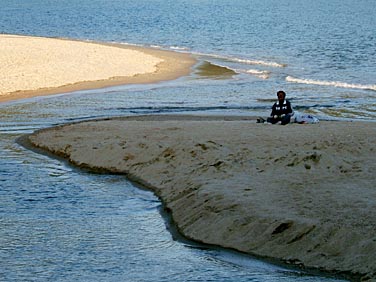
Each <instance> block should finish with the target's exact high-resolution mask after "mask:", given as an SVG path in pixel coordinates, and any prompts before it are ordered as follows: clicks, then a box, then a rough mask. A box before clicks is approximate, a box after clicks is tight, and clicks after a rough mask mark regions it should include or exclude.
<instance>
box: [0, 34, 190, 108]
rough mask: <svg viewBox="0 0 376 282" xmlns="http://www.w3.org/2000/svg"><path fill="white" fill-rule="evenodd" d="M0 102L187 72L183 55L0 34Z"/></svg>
mask: <svg viewBox="0 0 376 282" xmlns="http://www.w3.org/2000/svg"><path fill="white" fill-rule="evenodd" d="M0 64H1V66H2V68H1V69H0V102H4V101H11V100H17V99H23V98H29V97H34V96H42V95H50V94H57V93H65V92H72V91H77V90H83V89H94V88H103V87H108V86H114V85H121V84H129V83H152V82H157V81H163V80H172V79H176V78H178V77H180V76H184V75H187V74H189V73H190V71H191V67H192V66H193V65H194V64H195V60H194V59H193V58H192V57H191V56H190V55H189V54H182V53H177V52H172V51H164V50H158V49H152V48H142V47H136V46H130V45H122V44H112V43H98V42H83V41H77V40H68V39H57V38H44V37H31V36H18V35H8V34H0Z"/></svg>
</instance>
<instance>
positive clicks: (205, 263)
mask: <svg viewBox="0 0 376 282" xmlns="http://www.w3.org/2000/svg"><path fill="white" fill-rule="evenodd" d="M375 14H376V2H375V1H373V0H359V1H351V0H342V1H339V0H331V1H323V0H318V1H308V0H302V1H296V0H286V1H276V0H263V1H261V0H260V1H251V0H234V1H225V0H216V1H213V0H194V1H188V0H175V1H170V0H165V1H162V0H148V1H146V0H140V1H130V0H91V1H89V0H81V1H75V0H61V1H53V0H29V1H23V0H2V1H1V9H0V33H15V34H27V35H37V36H48V37H68V38H78V39H84V40H86V39H89V40H98V41H111V42H120V43H125V44H129V43H130V44H138V45H142V46H154V47H158V48H163V49H172V50H176V51H178V52H189V53H192V54H194V56H196V57H197V58H198V60H199V62H200V63H199V65H200V64H202V63H203V62H204V61H208V62H212V63H215V64H218V65H221V66H225V67H227V68H231V69H232V70H234V71H235V72H236V73H237V75H234V76H230V77H229V76H223V77H221V76H220V77H211V76H205V75H202V74H199V72H198V71H197V70H194V71H193V73H192V74H191V75H190V76H188V77H185V78H181V79H178V80H176V81H172V82H164V83H157V84H152V85H134V86H118V87H112V88H107V89H102V90H91V91H79V92H76V93H74V94H67V95H57V96H51V97H43V98H33V99H29V100H24V101H18V102H9V103H3V104H1V105H0V281H75V280H76V281H171V280H178V281H331V279H329V278H322V277H315V276H310V275H304V274H302V273H301V272H297V271H291V270H286V269H282V268H280V267H275V266H271V265H269V264H266V263H263V262H259V261H256V260H253V259H251V258H249V257H245V256H241V255H239V254H234V253H230V252H225V251H223V250H219V249H205V248H204V249H202V248H201V246H197V245H194V244H192V243H189V242H181V241H176V240H174V239H173V236H172V235H171V233H170V232H169V231H168V230H167V229H166V221H165V220H164V219H163V217H162V216H161V214H160V209H161V204H160V202H159V201H158V199H156V198H155V197H154V196H153V195H152V194H151V193H150V192H147V191H144V190H141V189H139V188H137V187H134V186H133V185H132V184H131V183H129V182H128V181H127V180H126V179H124V177H122V176H111V175H110V176H105V175H94V174H90V173H86V172H82V171H77V170H75V169H73V168H71V167H69V166H67V165H65V164H64V163H62V162H61V161H59V160H55V159H51V158H49V157H47V156H43V155H40V154H38V153H35V152H32V151H30V150H27V149H25V148H23V147H22V146H20V145H18V144H17V143H15V139H16V138H18V137H20V136H22V135H23V134H25V133H31V132H32V131H34V130H37V129H40V128H45V127H48V126H52V125H55V124H61V123H67V122H71V121H77V120H86V119H91V118H99V117H111V116H118V115H137V114H153V113H190V114H192V113H197V114H218V113H220V114H222V113H225V114H232V115H239V114H241V115H268V114H269V111H270V106H271V104H272V102H273V100H274V99H275V93H276V91H277V90H279V89H284V90H285V91H286V92H287V94H288V98H290V100H291V102H292V103H293V105H294V107H295V110H298V111H302V112H309V113H313V114H315V115H317V116H318V117H319V118H325V119H336V118H340V119H348V118H350V119H367V120H375V117H376V99H375V95H376V91H375V89H376V86H375V85H376V80H375V78H376V54H375V52H376V36H375V32H374V30H375V27H376V17H375Z"/></svg>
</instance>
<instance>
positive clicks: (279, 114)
mask: <svg viewBox="0 0 376 282" xmlns="http://www.w3.org/2000/svg"><path fill="white" fill-rule="evenodd" d="M292 113H293V111H292V107H291V104H290V102H289V101H287V100H284V101H283V102H281V101H277V102H275V103H274V105H273V107H272V113H271V114H270V117H269V118H268V119H267V122H270V123H273V124H274V123H277V122H279V121H280V122H281V124H282V125H285V124H288V123H289V122H290V119H291V115H292Z"/></svg>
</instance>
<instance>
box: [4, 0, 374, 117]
mask: <svg viewBox="0 0 376 282" xmlns="http://www.w3.org/2000/svg"><path fill="white" fill-rule="evenodd" d="M375 14H376V2H375V1H373V0H359V1H353V0H331V1H326V0H317V1H310V0H301V1H296V0H286V1H277V0H253V1H250V0H234V1H227V0H216V1H209V0H195V1H188V0H174V1H172V0H140V1H130V0H111V1H108V0H90V1H89V0H83V1H75V0H62V1H51V0H30V1H22V0H2V6H1V10H0V32H1V33H17V34H28V35H39V36H50V37H69V38H79V39H91V40H99V41H114V42H121V43H132V44H140V45H144V46H158V47H160V48H165V49H174V50H178V51H182V52H190V53H194V54H196V55H197V57H198V58H199V59H202V60H208V61H211V62H214V63H217V64H219V65H223V66H226V67H229V68H232V69H234V70H235V71H236V72H238V73H239V75H237V76H236V77H234V78H233V79H232V80H230V81H226V83H223V84H219V85H218V84H217V83H214V86H212V84H211V83H210V82H209V83H203V84H204V85H205V89H204V87H202V85H200V91H202V92H204V94H208V93H210V94H211V93H212V92H214V93H215V94H216V95H223V96H226V97H229V98H231V97H232V96H234V97H235V101H234V103H231V107H237V106H239V105H246V106H250V107H253V106H261V107H265V109H266V108H267V106H268V105H269V104H270V102H269V101H268V103H269V104H268V103H264V102H263V99H265V98H266V99H269V100H270V99H275V93H276V91H277V90H279V89H284V90H285V91H286V92H287V93H288V97H289V98H290V99H295V101H294V104H296V105H297V106H298V105H299V106H303V107H304V110H305V111H308V112H311V113H314V114H316V115H318V116H319V117H321V118H357V119H359V118H360V119H372V120H374V119H375V116H376V115H375V112H376V106H375V105H376V101H375V95H376V35H375V28H376V17H375ZM189 91H193V92H194V91H196V92H197V91H198V90H197V88H194V89H190V90H189ZM243 97H244V100H245V101H246V103H245V104H244V103H243V100H242V98H243ZM230 100H231V99H230ZM225 102H226V101H223V103H221V106H223V107H226V106H228V105H227V104H225ZM216 104H217V99H216V98H215V99H214V100H209V101H207V105H206V106H209V107H212V106H216ZM267 109H268V108H267Z"/></svg>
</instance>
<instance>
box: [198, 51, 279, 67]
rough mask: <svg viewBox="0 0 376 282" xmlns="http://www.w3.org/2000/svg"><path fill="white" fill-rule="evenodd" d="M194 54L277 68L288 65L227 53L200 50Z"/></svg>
mask: <svg viewBox="0 0 376 282" xmlns="http://www.w3.org/2000/svg"><path fill="white" fill-rule="evenodd" d="M192 54H194V55H197V56H205V57H209V58H216V59H220V60H224V61H229V62H234V63H241V64H246V65H261V66H265V67H276V68H283V67H286V64H281V63H277V62H271V61H263V60H251V59H243V58H237V57H232V56H226V55H217V54H207V53H200V52H192Z"/></svg>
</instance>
